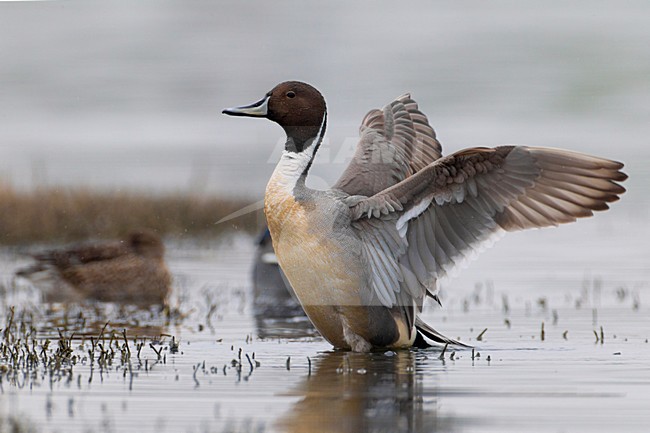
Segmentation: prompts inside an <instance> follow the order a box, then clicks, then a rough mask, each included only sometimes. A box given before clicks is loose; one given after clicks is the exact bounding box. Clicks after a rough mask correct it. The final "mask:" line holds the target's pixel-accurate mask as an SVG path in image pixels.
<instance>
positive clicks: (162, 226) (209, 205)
mask: <svg viewBox="0 0 650 433" xmlns="http://www.w3.org/2000/svg"><path fill="white" fill-rule="evenodd" d="M250 202H251V201H250V200H244V199H241V200H238V199H235V200H232V199H230V200H229V199H220V198H216V197H212V196H207V195H205V196H204V195H190V194H181V193H170V194H146V193H141V192H133V191H96V190H92V189H87V188H58V187H41V188H37V189H35V190H32V191H19V190H17V189H15V188H13V187H12V186H11V185H7V184H4V185H2V184H0V244H3V245H20V244H26V243H34V242H69V241H78V240H83V239H87V238H114V237H121V236H124V235H125V234H127V233H128V232H130V231H131V230H133V229H136V228H140V227H147V228H150V229H152V230H155V231H157V232H158V233H160V234H161V235H168V236H174V237H182V236H193V237H206V236H207V237H217V236H219V235H222V234H224V233H226V232H229V231H233V230H244V231H248V232H251V233H252V232H254V231H256V230H258V228H259V227H260V226H261V224H262V223H261V221H263V216H262V215H261V213H260V212H259V211H258V212H252V213H248V214H246V215H243V216H241V217H238V218H236V219H233V220H231V221H228V222H227V223H222V224H216V222H217V221H219V220H220V219H221V218H222V217H224V216H226V215H229V214H231V213H233V212H235V211H237V210H239V209H241V208H242V207H244V206H246V205H249V204H250Z"/></svg>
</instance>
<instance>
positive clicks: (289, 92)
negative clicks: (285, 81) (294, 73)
mask: <svg viewBox="0 0 650 433" xmlns="http://www.w3.org/2000/svg"><path fill="white" fill-rule="evenodd" d="M295 96H296V93H295V92H294V91H292V90H290V91H288V92H287V98H294V97H295Z"/></svg>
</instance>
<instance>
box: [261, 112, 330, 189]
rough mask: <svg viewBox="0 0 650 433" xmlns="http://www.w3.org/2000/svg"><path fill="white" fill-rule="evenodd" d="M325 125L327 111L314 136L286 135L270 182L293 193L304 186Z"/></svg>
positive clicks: (321, 139) (321, 140)
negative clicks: (299, 137)
mask: <svg viewBox="0 0 650 433" xmlns="http://www.w3.org/2000/svg"><path fill="white" fill-rule="evenodd" d="M326 125H327V113H325V114H324V115H323V120H322V122H321V125H320V128H319V129H318V132H317V134H316V135H315V136H313V137H310V138H308V139H306V140H300V139H298V138H295V137H293V136H291V135H287V141H286V143H285V146H284V151H283V152H282V157H281V158H280V162H279V163H278V165H277V166H276V168H275V171H274V172H273V176H272V178H271V182H273V183H274V184H277V185H278V186H282V188H283V189H285V191H287V192H290V193H291V195H295V194H294V190H295V189H296V187H300V188H302V187H304V186H305V181H306V179H307V173H308V172H309V169H310V168H311V165H312V163H313V161H314V157H315V156H316V152H317V151H318V148H319V147H320V145H321V143H322V142H323V136H324V135H325V128H326Z"/></svg>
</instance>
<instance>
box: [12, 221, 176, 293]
mask: <svg viewBox="0 0 650 433" xmlns="http://www.w3.org/2000/svg"><path fill="white" fill-rule="evenodd" d="M164 254H165V247H164V245H163V243H162V240H161V239H160V237H159V236H158V235H157V234H155V233H154V232H152V231H150V230H138V231H134V232H132V233H131V234H130V235H129V236H128V237H127V238H126V239H124V240H121V241H108V242H97V243H86V244H80V245H74V246H72V247H69V248H63V249H55V250H50V251H45V252H41V253H37V254H34V255H32V258H33V259H34V260H35V261H36V263H35V264H34V265H32V266H30V267H27V268H24V269H20V270H18V271H17V272H16V275H17V276H20V277H25V278H28V279H30V280H31V281H32V282H33V283H34V284H35V285H36V286H37V287H39V288H41V289H42V290H43V291H44V293H45V298H46V300H48V301H51V302H63V301H80V300H84V299H95V300H99V301H106V302H123V303H131V304H140V305H150V304H162V303H164V302H165V299H166V297H167V295H168V293H169V289H170V286H171V281H172V279H171V275H170V273H169V270H168V269H167V265H166V264H165V260H164Z"/></svg>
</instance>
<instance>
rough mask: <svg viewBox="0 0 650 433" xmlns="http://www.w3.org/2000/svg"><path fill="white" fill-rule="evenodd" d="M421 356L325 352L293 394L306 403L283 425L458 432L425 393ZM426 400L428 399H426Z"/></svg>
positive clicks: (290, 428)
mask: <svg viewBox="0 0 650 433" xmlns="http://www.w3.org/2000/svg"><path fill="white" fill-rule="evenodd" d="M425 359H426V356H424V355H423V354H422V352H417V351H400V352H385V353H353V352H338V351H337V352H326V353H321V354H319V356H318V357H317V358H316V359H314V360H312V364H313V365H312V369H311V374H310V375H309V376H308V377H307V378H306V379H305V380H304V381H303V382H302V383H301V384H300V385H299V386H298V387H297V388H296V389H294V390H293V391H292V392H291V394H292V395H298V396H301V397H302V398H301V400H300V401H299V402H298V403H296V404H295V406H294V407H293V409H292V410H291V411H290V412H289V413H288V414H287V415H286V416H285V417H284V418H282V419H281V420H280V421H279V426H280V427H281V428H282V429H284V430H286V431H287V432H350V433H352V432H360V431H365V432H435V431H445V432H450V431H454V430H455V429H456V427H457V425H458V420H457V419H455V418H449V417H444V418H443V417H440V416H439V415H438V413H437V401H436V397H435V396H436V390H426V392H425V390H424V389H423V388H424V387H423V383H422V376H421V375H420V374H419V373H416V368H415V367H416V362H420V361H422V360H425ZM425 396H426V397H425Z"/></svg>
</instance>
